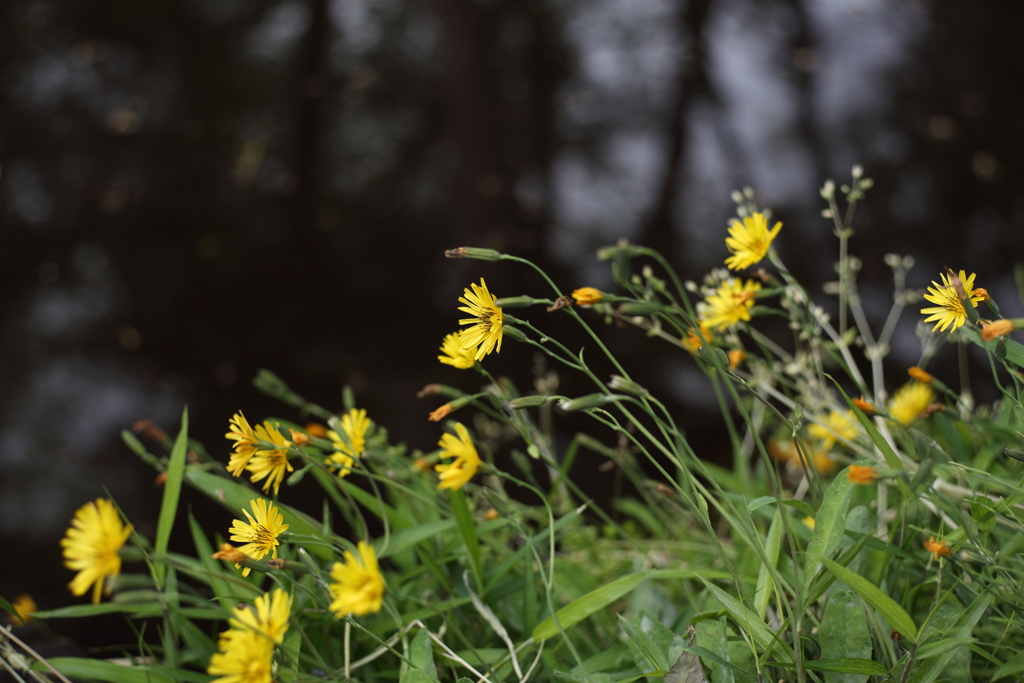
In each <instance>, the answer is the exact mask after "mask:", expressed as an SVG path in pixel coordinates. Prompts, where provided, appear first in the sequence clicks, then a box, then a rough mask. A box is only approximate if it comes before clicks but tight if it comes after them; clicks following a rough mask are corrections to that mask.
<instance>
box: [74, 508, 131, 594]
mask: <svg viewBox="0 0 1024 683" xmlns="http://www.w3.org/2000/svg"><path fill="white" fill-rule="evenodd" d="M131 534H132V527H131V525H127V526H126V525H125V524H124V523H122V522H121V517H120V516H119V515H118V514H117V509H116V508H115V507H114V504H113V503H111V502H110V501H109V500H107V499H106V498H98V499H97V500H96V502H93V503H86V504H85V505H83V506H82V507H80V508H78V510H77V511H76V512H75V517H74V519H72V520H71V528H70V529H68V530H67V533H66V534H65V536H64V538H62V539H61V541H60V545H61V547H62V548H64V566H65V567H67V568H68V569H71V570H73V571H77V572H78V574H76V575H75V578H74V579H72V580H71V583H69V584H68V588H69V589H71V593H72V594H73V595H84V594H85V592H86V591H87V590H89V587H90V586H92V601H93V603H98V602H99V601H100V594H101V593H102V592H103V591H104V588H105V585H106V580H107V578H114V577H115V576H117V575H118V574H120V573H121V556H120V555H118V551H119V550H121V546H123V545H124V543H125V541H127V540H128V537H129V536H131ZM106 593H107V594H109V593H110V589H109V588H106Z"/></svg>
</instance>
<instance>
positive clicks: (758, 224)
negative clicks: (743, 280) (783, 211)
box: [725, 213, 782, 270]
mask: <svg viewBox="0 0 1024 683" xmlns="http://www.w3.org/2000/svg"><path fill="white" fill-rule="evenodd" d="M781 229H782V223H776V224H775V227H773V228H772V229H771V232H769V231H768V219H767V218H765V217H764V214H762V213H755V214H754V215H753V216H745V217H744V218H743V222H742V223H740V222H739V221H738V220H736V219H735V218H733V219H732V222H731V224H730V226H729V237H726V238H725V246H726V247H728V249H729V252H730V253H731V254H732V256H730V257H729V258H727V259H725V265H727V266H729V268H731V269H732V270H742V269H744V268H748V267H750V266H752V265H754V264H755V263H757V262H758V261H760V260H761V259H763V258H764V257H765V255H766V254H767V253H768V247H770V246H771V245H772V240H773V239H775V236H776V235H777V234H779V230H781Z"/></svg>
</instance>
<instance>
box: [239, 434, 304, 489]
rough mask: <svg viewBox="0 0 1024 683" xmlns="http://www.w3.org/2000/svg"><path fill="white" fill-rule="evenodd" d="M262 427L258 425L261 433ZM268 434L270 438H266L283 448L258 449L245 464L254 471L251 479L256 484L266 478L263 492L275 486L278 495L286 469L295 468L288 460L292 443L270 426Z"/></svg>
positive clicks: (289, 470) (246, 467)
mask: <svg viewBox="0 0 1024 683" xmlns="http://www.w3.org/2000/svg"><path fill="white" fill-rule="evenodd" d="M268 426H269V425H268ZM260 429H261V427H257V428H256V432H257V433H259V430H260ZM268 436H270V438H268V439H266V440H267V441H270V442H272V443H274V444H276V445H279V446H283V448H275V449H274V450H272V451H256V455H254V456H253V457H252V460H250V461H249V464H248V465H246V466H245V469H247V470H249V471H250V472H252V476H251V477H249V481H251V482H252V483H254V484H255V483H256V482H258V481H263V480H264V479H266V481H264V482H263V492H264V493H266V492H267V491H269V490H270V489H271V487H273V489H274V495H275V496H276V495H277V494H278V491H280V490H281V482H282V481H284V473H285V472H286V471H287V472H291V471H292V470H293V469H294V468H293V467H292V465H291V463H290V462H288V447H289V446H291V445H292V444H291V442H290V441H288V440H287V439H285V438H284V437H283V436H281V433H280V432H278V431H277V430H276V429H273V428H270V433H268Z"/></svg>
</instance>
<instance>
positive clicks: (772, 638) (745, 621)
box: [697, 576, 794, 664]
mask: <svg viewBox="0 0 1024 683" xmlns="http://www.w3.org/2000/svg"><path fill="white" fill-rule="evenodd" d="M697 578H699V579H700V580H701V581H702V582H703V583H704V585H705V586H706V587H707V589H708V590H709V591H711V593H712V594H713V595H714V596H715V597H716V598H717V599H718V601H719V602H720V603H722V607H724V608H725V610H726V611H727V612H728V613H729V616H731V617H732V618H733V621H735V622H736V624H737V626H739V627H740V628H742V629H743V630H744V631H746V632H747V633H749V634H750V637H751V638H753V639H754V642H755V643H757V644H758V646H760V647H761V648H762V649H763V650H765V652H766V653H767V652H768V651H769V650H770V649H771V648H773V647H774V649H775V650H777V651H778V652H779V659H781V660H782V661H783V662H784V663H786V664H792V663H793V660H794V654H793V649H792V648H791V647H790V646H789V643H786V642H785V641H783V640H781V639H779V638H778V636H777V634H776V633H775V631H773V630H772V629H770V628H768V625H767V624H765V623H764V620H763V619H762V618H761V617H759V616H757V614H756V613H754V612H751V611H750V610H749V609H747V608H746V607H744V606H743V604H742V603H740V601H739V600H737V599H736V598H734V597H733V596H731V595H729V594H728V593H726V592H725V591H724V590H722V589H721V588H719V587H718V586H716V585H714V584H713V583H711V582H710V581H707V580H706V579H705V578H704V577H703V576H698V577H697Z"/></svg>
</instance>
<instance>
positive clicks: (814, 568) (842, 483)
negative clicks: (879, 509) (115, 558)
mask: <svg viewBox="0 0 1024 683" xmlns="http://www.w3.org/2000/svg"><path fill="white" fill-rule="evenodd" d="M847 469H848V468H846V469H843V470H842V471H841V472H840V473H839V474H837V475H836V478H835V479H833V480H832V483H831V484H829V487H828V489H827V490H826V491H825V497H824V498H823V499H822V501H821V507H820V508H819V509H818V514H817V515H815V517H814V531H812V532H811V542H810V543H808V544H807V555H806V556H805V557H804V582H803V589H802V591H801V592H802V593H803V596H802V597H803V602H802V603H801V604H806V601H807V595H808V593H810V590H811V584H812V583H813V582H814V576H815V575H816V574H817V573H818V569H819V568H820V567H821V562H820V560H819V559H818V558H820V557H829V556H830V555H832V551H833V550H835V549H836V547H838V546H839V542H840V541H841V540H843V530H844V529H845V528H846V510H847V509H848V508H849V507H850V489H851V488H852V487H853V484H852V483H851V482H850V480H849V478H848V477H847V476H846V472H847Z"/></svg>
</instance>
